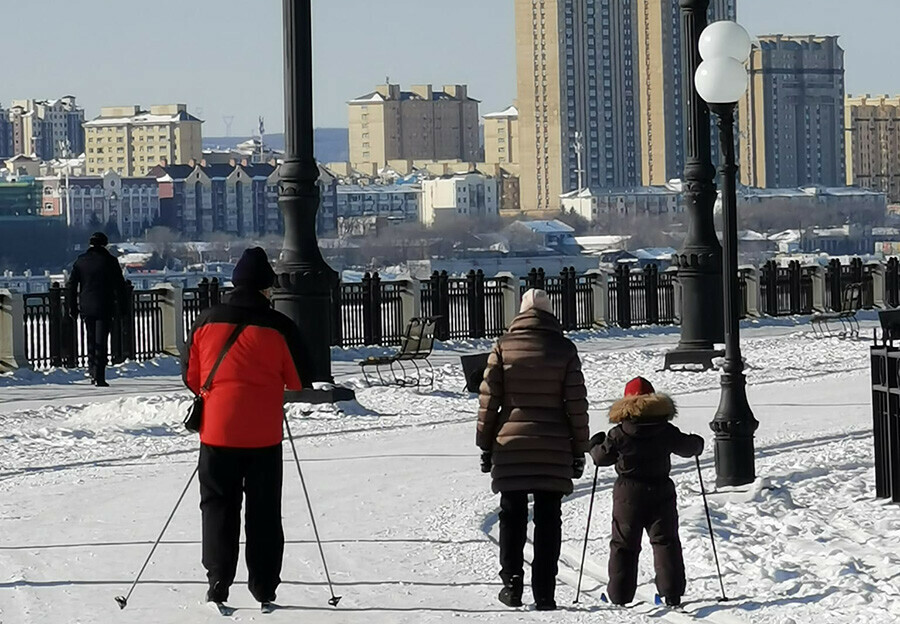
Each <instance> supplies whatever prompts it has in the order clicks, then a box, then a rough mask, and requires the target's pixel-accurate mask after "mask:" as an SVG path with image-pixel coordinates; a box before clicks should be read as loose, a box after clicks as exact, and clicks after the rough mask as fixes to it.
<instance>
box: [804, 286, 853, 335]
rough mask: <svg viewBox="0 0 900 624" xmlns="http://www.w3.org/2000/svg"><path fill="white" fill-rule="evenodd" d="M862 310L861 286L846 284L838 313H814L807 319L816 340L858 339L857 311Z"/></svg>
mask: <svg viewBox="0 0 900 624" xmlns="http://www.w3.org/2000/svg"><path fill="white" fill-rule="evenodd" d="M860 308H862V284H860V283H859V282H854V283H852V284H847V286H846V288H844V292H843V295H842V298H841V311H840V312H816V313H815V314H813V315H812V317H811V318H810V319H809V324H810V326H811V327H812V330H813V335H814V337H816V338H835V337H837V338H858V337H859V319H858V318H856V313H857V311H858V310H859V309H860Z"/></svg>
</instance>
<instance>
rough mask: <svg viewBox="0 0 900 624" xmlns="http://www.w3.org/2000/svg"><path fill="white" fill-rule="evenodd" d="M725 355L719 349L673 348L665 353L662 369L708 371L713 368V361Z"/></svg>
mask: <svg viewBox="0 0 900 624" xmlns="http://www.w3.org/2000/svg"><path fill="white" fill-rule="evenodd" d="M721 357H725V352H724V351H722V350H719V349H673V350H672V351H669V352H667V353H666V361H665V364H664V365H663V368H664V370H680V371H708V370H710V369H713V368H715V364H714V361H715V360H717V359H719V358H721Z"/></svg>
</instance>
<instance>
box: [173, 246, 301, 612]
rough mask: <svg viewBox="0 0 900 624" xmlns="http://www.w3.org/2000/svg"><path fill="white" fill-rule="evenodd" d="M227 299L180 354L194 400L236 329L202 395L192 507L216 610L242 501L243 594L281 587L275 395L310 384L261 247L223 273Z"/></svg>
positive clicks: (264, 596) (227, 578)
mask: <svg viewBox="0 0 900 624" xmlns="http://www.w3.org/2000/svg"><path fill="white" fill-rule="evenodd" d="M232 282H233V283H234V286H235V290H234V291H233V292H232V294H231V296H230V298H229V299H228V302H227V303H226V304H223V305H219V306H215V307H213V308H211V309H209V310H207V311H206V312H204V313H203V314H202V315H201V316H200V318H198V319H197V321H196V323H195V324H194V327H193V329H192V330H191V335H190V338H189V339H188V343H187V345H186V347H185V352H184V355H183V357H182V365H183V371H184V381H185V384H186V385H187V386H188V388H190V389H191V390H192V391H193V392H194V393H195V394H197V393H200V392H201V388H202V386H203V384H204V383H205V382H206V379H207V377H208V376H209V373H210V370H211V369H212V368H213V366H214V365H215V362H216V360H217V359H218V357H219V354H220V353H221V352H222V349H223V347H224V345H225V343H226V342H227V341H228V339H229V337H230V336H231V334H232V333H233V332H234V330H235V328H236V327H237V326H239V325H243V326H244V329H243V331H242V332H241V333H240V334H239V335H238V338H237V341H236V342H235V343H234V344H233V346H232V347H231V349H230V350H229V351H228V352H227V354H226V355H225V358H224V359H223V360H222V363H221V365H220V366H219V368H218V370H217V371H216V374H215V376H214V378H213V383H212V386H211V387H210V389H209V391H208V392H204V395H205V403H204V408H203V422H202V425H201V427H200V463H199V476H200V510H201V512H202V517H203V566H204V567H205V568H206V571H207V578H208V579H209V591H208V592H207V594H206V598H207V601H209V602H214V603H219V604H221V603H224V602H225V601H226V600H227V599H228V591H229V588H230V587H231V584H232V583H233V582H234V576H235V572H236V570H237V562H238V546H239V542H240V529H241V502H242V498H243V497H244V496H246V499H247V510H246V514H245V525H246V526H245V532H246V538H247V546H246V553H245V555H246V559H247V569H248V571H249V588H250V592H251V593H252V594H253V596H254V598H256V600H258V601H259V602H260V603H263V605H266V604H268V603H271V602H272V601H273V600H274V599H275V590H276V588H277V587H278V585H279V583H280V582H281V578H280V574H281V564H282V559H283V556H284V531H283V528H282V524H281V485H282V453H281V440H282V419H283V417H284V407H283V405H284V390H285V388H287V389H289V390H300V389H302V387H303V382H307V383H308V382H309V376H308V374H307V372H306V371H307V368H306V364H307V362H308V359H307V358H306V356H305V353H304V348H303V343H302V338H301V337H300V332H299V330H298V329H297V327H296V325H294V323H293V322H292V321H291V320H290V319H289V318H288V317H286V316H284V315H283V314H281V313H279V312H276V311H275V310H273V309H272V308H271V304H270V302H269V296H270V294H271V289H272V286H273V285H274V283H275V272H274V271H273V270H272V266H271V265H270V264H269V260H268V258H267V257H266V253H265V251H264V250H263V249H261V248H259V247H256V248H253V249H248V250H246V251H245V252H244V254H243V256H242V257H241V259H240V261H239V262H238V263H237V266H235V269H234V274H233V276H232Z"/></svg>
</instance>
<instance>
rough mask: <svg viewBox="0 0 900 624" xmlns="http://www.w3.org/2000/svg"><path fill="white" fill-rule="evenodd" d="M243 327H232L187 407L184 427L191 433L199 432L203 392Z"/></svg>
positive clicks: (207, 388) (207, 390)
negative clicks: (198, 389)
mask: <svg viewBox="0 0 900 624" xmlns="http://www.w3.org/2000/svg"><path fill="white" fill-rule="evenodd" d="M245 327H246V325H238V326H237V327H235V328H234V331H233V332H231V335H230V336H229V337H228V340H226V341H225V345H224V346H223V347H222V352H221V353H219V359H218V360H216V363H215V364H214V365H213V367H212V370H211V371H209V376H208V377H207V378H206V383H205V384H203V387H202V388H200V394H198V395H197V396H195V397H194V401H193V402H192V403H191V406H190V408H188V413H187V416H185V417H184V428H185V429H187V430H188V431H190V432H191V433H200V425H201V424H202V423H203V402H204V401H203V394H204V393H206V392H209V389H210V387H212V382H213V378H214V377H215V376H216V371H217V370H219V365H220V364H221V363H222V360H224V359H225V356H226V355H227V354H228V351H229V350H230V349H231V347H232V346H234V343H235V342H237V339H238V336H240V335H241V332H242V331H244V328H245Z"/></svg>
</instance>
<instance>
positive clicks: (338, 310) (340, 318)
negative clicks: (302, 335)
mask: <svg viewBox="0 0 900 624" xmlns="http://www.w3.org/2000/svg"><path fill="white" fill-rule="evenodd" d="M343 293H344V283H343V282H342V281H341V280H340V279H339V280H338V281H336V282H335V283H334V288H332V290H331V309H332V314H334V322H333V323H332V324H331V346H332V347H341V346H343V344H344V310H343V304H342V299H343ZM351 318H352V315H351Z"/></svg>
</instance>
